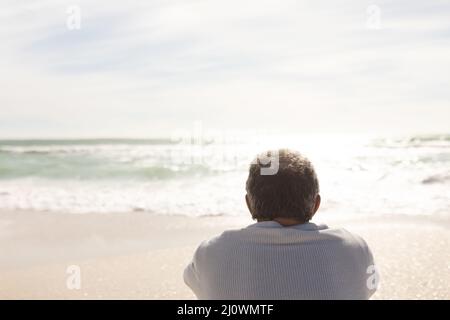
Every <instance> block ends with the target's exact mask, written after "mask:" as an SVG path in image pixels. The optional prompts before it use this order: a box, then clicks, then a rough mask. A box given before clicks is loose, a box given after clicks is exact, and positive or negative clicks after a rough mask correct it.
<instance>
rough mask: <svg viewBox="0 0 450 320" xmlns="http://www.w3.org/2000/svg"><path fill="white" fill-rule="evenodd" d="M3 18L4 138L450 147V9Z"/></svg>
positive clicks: (255, 9)
mask: <svg viewBox="0 0 450 320" xmlns="http://www.w3.org/2000/svg"><path fill="white" fill-rule="evenodd" d="M0 6H1V10H0V138H80V137H81V138H88V137H91V138H94V137H95V138H102V137H126V138H133V137H136V138H143V137H163V136H169V135H171V134H173V132H174V131H176V130H180V129H181V130H183V129H189V128H191V127H192V125H193V123H198V122H201V123H202V125H203V127H206V128H209V129H212V130H227V129H236V130H247V129H251V130H266V131H289V132H307V133H351V134H365V133H375V134H390V133H395V134H415V133H448V128H449V125H448V124H449V119H450V90H449V88H450V19H449V18H450V1H448V0H447V1H438V0H429V1H423V0H422V1H417V0H408V1H407V0H395V1H361V0H343V1H339V2H334V1H323V0H314V1H302V0H298V1H294V0H284V1H275V0H270V1H269V0H244V1H242V0H239V1H237V0H227V1H224V0H222V1H218V0H182V1H175V0H165V1H163V0H149V1H135V0H127V1H120V2H119V1H118V2H114V3H113V1H106V0H98V1H22V0H0ZM77 13H79V15H77ZM78 17H79V19H78ZM76 22H79V25H77V24H76ZM74 26H75V27H74ZM78 26H79V28H78Z"/></svg>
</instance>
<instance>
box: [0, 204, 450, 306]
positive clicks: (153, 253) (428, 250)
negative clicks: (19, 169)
mask: <svg viewBox="0 0 450 320" xmlns="http://www.w3.org/2000/svg"><path fill="white" fill-rule="evenodd" d="M319 222H326V223H327V224H328V225H330V226H342V227H345V228H346V229H348V230H351V231H353V232H356V233H358V234H360V235H362V236H363V237H364V238H365V239H366V240H367V242H368V244H369V245H370V247H371V248H372V251H373V253H374V256H375V259H376V262H377V264H378V267H379V270H380V273H381V283H380V288H379V290H378V292H377V293H376V294H375V295H374V297H373V299H450V288H449V284H450V251H449V250H448V248H449V245H450V232H449V231H450V230H449V222H448V220H447V221H445V220H443V221H439V220H436V218H434V220H431V218H427V217H414V216H412V217H411V216H389V215H385V216H378V217H361V218H339V219H337V218H336V217H333V216H331V215H325V214H323V215H322V216H321V218H320V220H319ZM250 223H252V220H251V219H249V218H246V217H242V218H240V217H239V218H234V217H228V218H226V217H204V218H188V217H184V216H155V215H151V214H147V213H143V212H138V213H117V214H94V213H92V214H65V213H58V212H51V213H46V212H28V211H1V212H0V237H1V239H0V240H1V241H0V252H2V254H1V255H0V298H1V299H104V298H108V299H195V296H194V295H193V294H192V292H191V291H190V290H189V288H188V287H186V286H185V285H184V283H183V279H182V272H183V268H184V267H185V265H186V264H187V263H188V262H189V260H190V258H191V256H192V253H193V252H194V250H195V248H196V246H197V245H198V244H199V243H200V242H201V241H202V240H204V239H207V238H210V237H212V236H214V235H217V234H219V233H221V232H222V231H223V230H225V229H229V228H240V227H244V226H246V225H248V224H250ZM71 265H76V266H79V267H80V271H81V288H80V289H78V290H77V289H72V290H71V289H68V288H67V285H66V281H67V278H68V277H69V274H67V272H66V271H67V268H68V267H69V266H71Z"/></svg>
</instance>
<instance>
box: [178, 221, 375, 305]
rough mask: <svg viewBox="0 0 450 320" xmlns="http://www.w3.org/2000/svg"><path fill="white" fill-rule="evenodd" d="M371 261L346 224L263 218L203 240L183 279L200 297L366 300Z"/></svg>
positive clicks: (366, 251)
mask: <svg viewBox="0 0 450 320" xmlns="http://www.w3.org/2000/svg"><path fill="white" fill-rule="evenodd" d="M373 265H374V262H373V257H372V254H371V252H370V250H369V248H368V246H367V244H366V243H365V241H364V240H363V239H362V238H360V237H359V236H356V235H354V234H352V233H350V232H348V231H346V230H345V229H329V228H328V227H327V226H326V225H316V224H314V223H306V224H302V225H296V226H291V227H283V226H282V225H280V224H279V223H277V222H275V221H265V222H258V223H255V224H252V225H250V226H248V227H246V228H243V229H240V230H231V231H225V232H224V233H222V234H221V235H220V236H218V237H216V238H213V239H211V240H209V241H205V242H203V243H202V244H201V245H200V246H199V248H198V249H197V251H196V252H195V254H194V258H193V261H192V262H191V263H190V264H189V265H188V266H187V267H186V269H185V271H184V281H185V283H186V284H187V285H188V286H189V287H190V288H191V289H192V291H193V292H194V293H195V295H196V296H197V298H199V299H224V300H225V299H255V300H263V299H368V298H369V297H370V296H371V295H372V294H373V293H374V291H375V289H370V288H372V286H370V284H369V281H370V279H369V277H370V276H371V275H372V274H371V272H370V270H371V269H372V270H373Z"/></svg>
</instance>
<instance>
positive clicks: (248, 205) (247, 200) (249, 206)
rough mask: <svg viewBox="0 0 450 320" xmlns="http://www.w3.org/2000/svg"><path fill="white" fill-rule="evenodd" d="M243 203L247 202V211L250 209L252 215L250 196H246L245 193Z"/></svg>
mask: <svg viewBox="0 0 450 320" xmlns="http://www.w3.org/2000/svg"><path fill="white" fill-rule="evenodd" d="M245 203H247V208H248V211H250V214H251V215H252V217H253V211H252V206H251V205H250V198H249V197H248V194H245Z"/></svg>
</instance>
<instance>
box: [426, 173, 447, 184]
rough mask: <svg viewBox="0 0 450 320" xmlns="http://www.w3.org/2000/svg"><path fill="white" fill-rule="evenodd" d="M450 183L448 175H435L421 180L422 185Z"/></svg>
mask: <svg viewBox="0 0 450 320" xmlns="http://www.w3.org/2000/svg"><path fill="white" fill-rule="evenodd" d="M447 182H450V174H435V175H431V176H429V177H427V178H425V179H423V180H422V183H423V184H434V183H447Z"/></svg>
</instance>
